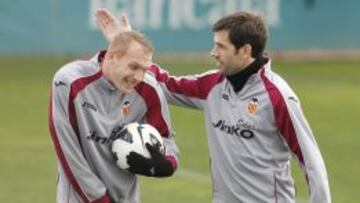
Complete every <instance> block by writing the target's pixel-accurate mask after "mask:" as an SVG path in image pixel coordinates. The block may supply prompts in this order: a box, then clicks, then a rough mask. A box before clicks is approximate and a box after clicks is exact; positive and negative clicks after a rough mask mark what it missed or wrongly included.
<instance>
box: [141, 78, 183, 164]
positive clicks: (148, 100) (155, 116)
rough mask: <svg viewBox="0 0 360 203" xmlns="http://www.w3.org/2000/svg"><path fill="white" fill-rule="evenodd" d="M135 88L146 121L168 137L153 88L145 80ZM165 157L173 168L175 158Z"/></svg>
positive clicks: (156, 94) (168, 133) (166, 127)
mask: <svg viewBox="0 0 360 203" xmlns="http://www.w3.org/2000/svg"><path fill="white" fill-rule="evenodd" d="M135 90H136V91H137V92H138V94H139V95H140V96H141V97H142V98H143V99H144V101H145V104H146V108H147V112H146V120H147V122H148V123H149V124H150V125H152V126H154V127H155V128H156V129H157V130H158V131H159V133H160V135H161V136H162V137H169V135H170V129H169V126H168V125H167V123H166V121H165V119H164V117H163V114H162V111H161V106H162V103H161V101H160V97H159V95H158V93H157V91H156V90H155V88H154V87H152V86H151V85H149V84H147V83H145V82H141V83H139V84H138V85H137V86H136V87H135ZM166 158H167V160H169V161H171V163H172V166H173V168H174V169H176V167H177V163H176V159H175V158H174V157H172V156H167V157H166Z"/></svg>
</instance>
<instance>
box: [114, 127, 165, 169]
mask: <svg viewBox="0 0 360 203" xmlns="http://www.w3.org/2000/svg"><path fill="white" fill-rule="evenodd" d="M119 128H120V129H117V128H115V129H114V130H113V132H112V135H111V136H112V139H113V141H112V143H111V147H110V148H111V152H112V153H113V154H114V156H115V160H116V164H117V165H118V166H119V167H120V168H122V169H128V168H129V165H128V164H127V160H126V156H127V155H128V154H129V153H130V152H132V151H134V152H137V153H139V154H141V155H143V156H144V157H146V158H150V153H149V151H148V149H147V148H146V145H145V144H146V143H149V144H150V145H152V146H156V147H158V149H159V151H160V153H162V154H164V152H165V147H164V142H163V139H162V137H161V135H160V133H159V132H158V131H157V130H156V128H154V127H153V126H152V125H149V124H139V123H136V122H134V123H129V124H127V125H125V126H124V127H119Z"/></svg>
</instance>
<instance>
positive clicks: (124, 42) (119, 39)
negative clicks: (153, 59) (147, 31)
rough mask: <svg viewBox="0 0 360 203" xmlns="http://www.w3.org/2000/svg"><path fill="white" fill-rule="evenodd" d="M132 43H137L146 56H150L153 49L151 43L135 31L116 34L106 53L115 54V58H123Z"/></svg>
mask: <svg viewBox="0 0 360 203" xmlns="http://www.w3.org/2000/svg"><path fill="white" fill-rule="evenodd" d="M132 42H136V43H139V44H140V45H141V46H142V47H143V48H144V51H145V53H146V54H152V53H153V52H154V48H153V46H152V44H151V42H150V41H149V40H148V39H147V38H146V37H145V36H144V35H143V34H141V33H139V32H136V31H128V32H121V33H118V34H117V35H116V36H115V37H114V39H113V40H112V42H110V45H109V48H108V51H110V52H114V53H116V56H118V57H121V56H123V55H124V54H125V53H126V51H127V49H128V48H129V46H130V44H131V43H132Z"/></svg>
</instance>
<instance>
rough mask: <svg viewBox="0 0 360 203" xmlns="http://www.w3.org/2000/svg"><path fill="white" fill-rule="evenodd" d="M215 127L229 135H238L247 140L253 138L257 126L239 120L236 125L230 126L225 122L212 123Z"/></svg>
mask: <svg viewBox="0 0 360 203" xmlns="http://www.w3.org/2000/svg"><path fill="white" fill-rule="evenodd" d="M212 125H213V127H214V128H216V129H219V130H221V131H222V132H224V133H226V134H229V135H236V136H238V137H243V138H246V139H250V138H253V137H254V135H255V133H254V129H255V126H254V125H252V124H251V123H250V122H246V121H244V120H243V119H239V120H238V121H237V123H236V124H234V125H231V124H228V123H227V122H226V121H225V120H222V119H220V120H218V121H216V122H213V123H212Z"/></svg>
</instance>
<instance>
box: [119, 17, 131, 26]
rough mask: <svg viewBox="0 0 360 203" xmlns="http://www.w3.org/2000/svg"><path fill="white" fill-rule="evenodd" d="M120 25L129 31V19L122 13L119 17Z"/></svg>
mask: <svg viewBox="0 0 360 203" xmlns="http://www.w3.org/2000/svg"><path fill="white" fill-rule="evenodd" d="M120 23H121V24H122V25H123V26H124V27H128V28H129V29H130V30H131V26H130V22H129V18H128V16H127V15H126V13H123V14H122V15H121V17H120Z"/></svg>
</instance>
